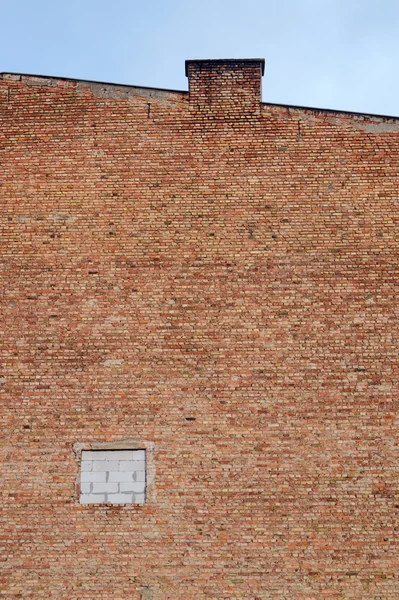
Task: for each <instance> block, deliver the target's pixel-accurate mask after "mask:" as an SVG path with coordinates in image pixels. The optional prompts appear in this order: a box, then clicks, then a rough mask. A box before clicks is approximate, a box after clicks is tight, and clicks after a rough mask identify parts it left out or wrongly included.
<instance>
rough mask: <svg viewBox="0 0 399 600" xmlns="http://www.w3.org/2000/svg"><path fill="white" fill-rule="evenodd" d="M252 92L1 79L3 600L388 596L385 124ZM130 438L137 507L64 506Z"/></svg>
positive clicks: (390, 184)
mask: <svg viewBox="0 0 399 600" xmlns="http://www.w3.org/2000/svg"><path fill="white" fill-rule="evenodd" d="M251 65H252V66H251ZM260 69H261V65H260V63H259V62H258V64H256V62H255V63H253V64H252V63H251V64H248V63H243V64H242V65H241V68H237V63H234V64H232V63H228V62H227V63H224V64H223V63H218V66H217V69H216V70H215V63H209V65H206V64H205V63H203V62H201V63H198V64H197V65H196V64H192V63H191V64H190V65H189V73H190V77H192V81H191V84H192V86H191V89H190V92H191V93H190V95H189V94H187V93H184V92H181V93H178V92H176V93H172V92H161V91H156V90H152V91H151V90H144V89H139V88H125V87H122V86H120V87H118V86H103V85H94V84H86V83H84V82H76V81H63V80H56V79H48V80H46V79H43V78H34V77H20V76H9V75H3V77H2V79H0V120H1V123H0V164H1V171H0V183H1V187H0V197H1V209H2V210H1V227H2V229H1V244H2V253H1V276H2V284H3V298H2V318H1V330H2V336H3V337H2V340H3V342H2V347H1V362H2V369H3V370H2V372H1V374H0V375H1V378H0V384H1V387H0V398H1V401H2V407H3V408H2V412H1V419H2V422H1V427H2V432H3V434H4V440H5V444H4V452H3V454H2V456H3V459H4V463H3V466H2V475H3V477H4V484H3V492H4V493H3V500H2V504H1V509H2V510H1V519H2V521H1V523H0V528H1V530H2V538H3V541H2V544H1V545H2V556H3V559H2V560H3V561H4V562H3V566H2V581H3V584H2V585H3V587H2V593H3V597H4V598H7V600H8V599H10V600H14V599H17V598H22V599H30V598H32V599H35V600H36V599H39V598H45V599H50V598H51V599H55V600H73V599H77V600H91V599H96V600H97V599H98V600H103V599H104V600H105V599H107V600H108V599H112V600H122V599H123V600H125V599H127V598H129V599H132V600H136V599H137V600H138V599H140V598H144V599H149V598H153V599H154V600H159V599H162V600H164V599H171V600H172V599H173V600H176V599H177V598H178V599H184V600H189V599H192V600H197V599H202V598H204V599H208V600H216V599H222V598H226V599H227V598H228V599H240V600H255V599H256V600H266V599H273V600H274V599H280V598H290V599H291V598H293V599H301V600H312V599H314V600H319V599H320V598H333V599H337V600H338V598H342V599H344V598H345V599H347V598H356V599H362V600H363V599H371V598H373V599H377V598H378V599H384V600H387V599H394V598H395V599H396V598H398V597H399V580H398V563H399V561H398V556H399V551H398V515H399V495H398V487H397V484H398V464H399V456H398V455H399V448H398V417H397V408H398V396H397V358H398V343H399V331H398V311H397V297H396V293H397V287H396V286H397V283H398V281H397V264H398V238H399V236H398V208H399V202H398V162H399V161H398V148H399V122H398V121H395V120H393V119H391V120H389V119H377V118H372V117H367V116H364V117H363V116H356V115H347V114H342V113H337V112H327V111H317V110H310V109H296V108H288V107H281V106H269V105H260V104H259V85H260V83H259V82H260V76H259V73H260ZM215 72H216V75H215ZM211 73H212V77H215V79H214V80H213V88H212V89H214V85H218V82H219V84H220V87H221V90H220V97H221V98H222V97H224V98H225V99H226V98H227V100H226V101H225V102H217V101H216V102H215V101H213V102H211V101H207V99H206V97H205V102H203V101H199V98H200V94H197V95H196V94H195V90H196V89H197V90H204V89H210V88H209V86H208V87H207V85H206V82H205V84H204V80H201V77H202V78H203V77H205V78H206V77H210V76H211ZM266 81H267V80H266ZM196 82H197V83H198V85H197V87H196V85H195V83H196ZM243 82H244V83H243ZM244 84H245V89H243V85H244ZM223 86H224V87H223ZM226 86H227V87H228V94H227V95H226ZM211 87H212V86H211ZM251 90H252V92H251ZM212 93H214V92H212ZM251 93H252V96H251ZM216 97H217V95H216ZM248 98H249V100H248ZM230 100H231V101H230ZM247 101H248V102H247ZM240 102H241V103H243V108H242V111H240V110H239V109H240ZM246 102H247V103H246ZM248 107H249V108H248ZM132 439H133V440H143V441H145V442H146V443H147V442H148V443H153V444H154V452H153V461H154V468H155V478H154V488H153V490H152V492H151V497H150V499H149V501H148V502H147V503H146V504H145V505H143V506H112V507H111V506H87V507H86V506H84V507H82V506H80V505H79V502H78V496H77V488H76V481H77V480H78V476H79V459H78V453H77V452H76V447H78V446H79V444H80V445H82V444H83V446H84V445H85V444H86V445H88V446H86V447H89V445H90V444H91V443H97V444H101V443H105V444H111V443H112V442H117V443H118V444H119V446H120V445H121V444H122V446H123V440H132ZM127 444H128V442H127ZM79 447H82V446H79Z"/></svg>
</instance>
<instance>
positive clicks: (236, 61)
mask: <svg viewBox="0 0 399 600" xmlns="http://www.w3.org/2000/svg"><path fill="white" fill-rule="evenodd" d="M194 63H195V64H207V63H208V64H213V65H217V64H220V65H222V64H227V65H228V64H231V65H233V64H240V63H246V64H248V63H258V64H259V65H260V67H261V68H262V75H264V74H265V59H264V58H212V59H209V58H197V59H194V58H193V59H189V60H186V77H188V67H189V65H191V64H194Z"/></svg>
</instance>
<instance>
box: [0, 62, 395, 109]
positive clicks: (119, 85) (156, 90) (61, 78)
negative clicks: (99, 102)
mask: <svg viewBox="0 0 399 600" xmlns="http://www.w3.org/2000/svg"><path fill="white" fill-rule="evenodd" d="M199 60H204V62H209V61H206V59H199ZM217 60H220V61H221V62H225V61H223V59H215V61H217ZM228 60H239V59H228ZM243 60H247V61H252V60H263V59H243ZM186 62H187V61H186ZM189 62H190V61H189ZM4 75H11V76H16V77H34V78H37V79H45V80H49V79H51V80H54V81H72V82H76V83H83V84H84V83H87V84H97V85H110V86H115V87H119V88H126V89H131V90H134V89H137V90H140V89H141V90H149V91H154V92H167V93H171V94H187V95H188V93H189V92H188V91H187V90H172V89H170V88H157V87H149V86H145V85H129V84H127V83H114V82H110V81H98V80H95V79H78V78H76V77H58V76H55V75H36V74H34V73H15V72H12V71H1V72H0V79H3V76H4ZM261 104H262V106H275V107H281V108H287V109H290V108H292V109H297V110H309V111H313V112H325V113H335V114H343V115H353V116H355V117H371V118H375V119H394V120H399V115H397V116H395V115H384V114H379V113H367V112H358V111H353V110H342V109H335V108H320V107H316V106H303V105H299V104H280V103H277V102H261Z"/></svg>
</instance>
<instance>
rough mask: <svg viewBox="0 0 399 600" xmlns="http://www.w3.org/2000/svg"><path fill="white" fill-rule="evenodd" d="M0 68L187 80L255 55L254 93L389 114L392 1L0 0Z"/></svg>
mask: <svg viewBox="0 0 399 600" xmlns="http://www.w3.org/2000/svg"><path fill="white" fill-rule="evenodd" d="M0 17H1V21H0V22H1V36H0V71H4V72H18V73H33V74H41V75H56V76H61V77H71V78H78V79H93V80H98V81H110V82H115V83H127V84H131V85H144V86H149V87H160V88H171V89H183V90H184V89H187V80H186V78H185V75H184V61H185V59H186V58H265V59H266V73H265V77H264V79H263V100H264V101H265V102H276V103H281V104H293V105H304V106H315V107H320V108H333V109H341V110H352V111H358V112H370V113H377V114H387V115H397V116H399V78H398V71H399V35H398V32H399V2H398V0H375V1H371V0H346V1H344V0H200V1H192V0H191V1H190V0H185V1H183V0H163V1H162V0H152V2H151V1H150V2H149V1H148V0H147V2H145V1H143V0H141V1H138V0H112V2H111V1H110V0H108V1H105V0H67V1H65V2H64V1H60V0H51V1H50V0H0Z"/></svg>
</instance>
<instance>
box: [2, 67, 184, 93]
mask: <svg viewBox="0 0 399 600" xmlns="http://www.w3.org/2000/svg"><path fill="white" fill-rule="evenodd" d="M4 75H11V76H15V77H34V78H35V79H46V80H49V79H52V80H54V81H73V82H76V83H88V84H91V83H93V84H97V85H112V86H115V87H123V88H128V89H140V90H153V91H155V92H170V93H175V94H188V91H187V90H172V89H169V88H158V87H150V86H146V85H130V84H129V83H115V82H113V81H98V80H96V79H78V78H76V77H59V76H57V75H37V74H35V73H14V72H12V71H1V72H0V79H3V76H4Z"/></svg>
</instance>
